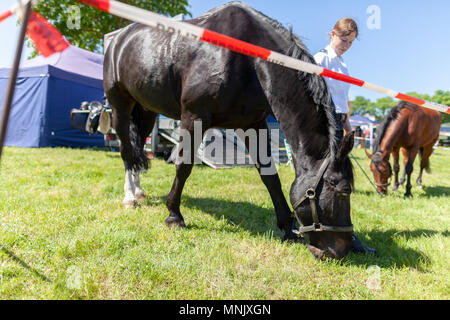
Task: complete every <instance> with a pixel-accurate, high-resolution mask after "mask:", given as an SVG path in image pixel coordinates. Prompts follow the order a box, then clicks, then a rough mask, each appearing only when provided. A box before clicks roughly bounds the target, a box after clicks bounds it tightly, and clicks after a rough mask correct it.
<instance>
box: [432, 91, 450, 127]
mask: <svg viewBox="0 0 450 320" xmlns="http://www.w3.org/2000/svg"><path fill="white" fill-rule="evenodd" d="M431 100H432V101H433V102H436V103H440V104H443V105H446V106H450V91H443V90H438V91H436V93H435V95H434V96H433V97H432V98H431ZM442 123H450V114H443V116H442Z"/></svg>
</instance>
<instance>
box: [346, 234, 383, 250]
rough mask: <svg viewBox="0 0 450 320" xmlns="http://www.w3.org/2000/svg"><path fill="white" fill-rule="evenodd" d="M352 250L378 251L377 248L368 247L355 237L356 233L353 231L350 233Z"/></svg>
mask: <svg viewBox="0 0 450 320" xmlns="http://www.w3.org/2000/svg"><path fill="white" fill-rule="evenodd" d="M352 252H354V253H371V254H376V253H378V251H377V250H375V249H372V248H369V247H368V246H366V245H365V244H364V243H362V242H361V241H360V240H359V239H358V238H357V237H356V235H355V234H354V233H353V234H352Z"/></svg>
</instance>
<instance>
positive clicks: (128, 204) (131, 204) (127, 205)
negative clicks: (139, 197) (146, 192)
mask: <svg viewBox="0 0 450 320" xmlns="http://www.w3.org/2000/svg"><path fill="white" fill-rule="evenodd" d="M122 205H123V206H124V208H125V209H133V208H136V207H137V206H138V202H137V201H136V200H124V201H123V202H122Z"/></svg>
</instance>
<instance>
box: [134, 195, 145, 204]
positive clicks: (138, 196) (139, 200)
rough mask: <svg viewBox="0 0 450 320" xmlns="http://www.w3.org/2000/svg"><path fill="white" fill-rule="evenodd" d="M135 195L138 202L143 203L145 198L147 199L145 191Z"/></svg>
mask: <svg viewBox="0 0 450 320" xmlns="http://www.w3.org/2000/svg"><path fill="white" fill-rule="evenodd" d="M135 197H136V200H137V202H138V203H143V202H144V201H145V200H147V197H146V196H145V193H138V194H136V195H135Z"/></svg>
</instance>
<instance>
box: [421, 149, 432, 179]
mask: <svg viewBox="0 0 450 320" xmlns="http://www.w3.org/2000/svg"><path fill="white" fill-rule="evenodd" d="M419 154H420V161H421V162H422V160H423V148H420V150H419ZM425 172H426V173H431V166H430V158H428V159H427V163H426V164H425Z"/></svg>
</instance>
